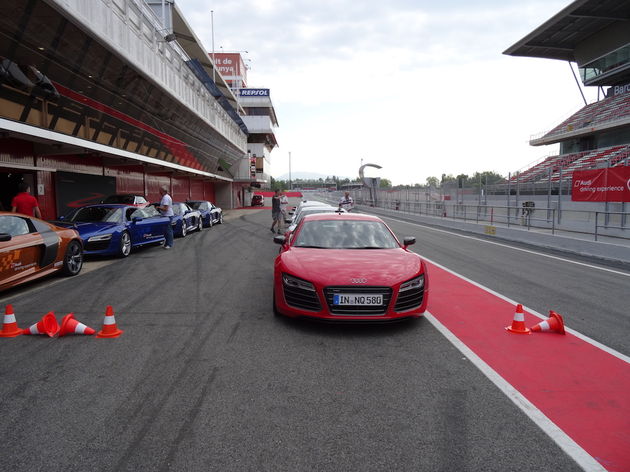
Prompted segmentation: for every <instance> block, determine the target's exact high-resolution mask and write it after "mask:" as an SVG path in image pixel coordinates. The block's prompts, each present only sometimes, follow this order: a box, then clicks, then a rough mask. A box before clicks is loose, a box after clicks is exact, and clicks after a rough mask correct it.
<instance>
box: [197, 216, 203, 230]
mask: <svg viewBox="0 0 630 472" xmlns="http://www.w3.org/2000/svg"><path fill="white" fill-rule="evenodd" d="M202 229H203V220H202V219H201V218H199V220H197V231H199V232H201V230H202Z"/></svg>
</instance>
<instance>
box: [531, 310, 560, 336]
mask: <svg viewBox="0 0 630 472" xmlns="http://www.w3.org/2000/svg"><path fill="white" fill-rule="evenodd" d="M544 331H551V332H554V333H559V334H567V333H566V332H565V331H564V320H563V319H562V316H560V315H559V314H558V313H556V312H555V311H553V310H549V318H547V319H546V320H545V321H541V322H540V323H538V324H537V325H535V326H532V332H533V333H540V332H544Z"/></svg>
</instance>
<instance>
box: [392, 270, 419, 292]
mask: <svg viewBox="0 0 630 472" xmlns="http://www.w3.org/2000/svg"><path fill="white" fill-rule="evenodd" d="M422 287H424V274H422V275H419V276H418V277H416V278H414V279H411V280H408V281H407V282H405V283H403V284H401V285H400V288H399V289H398V291H400V292H404V291H406V290H419V289H421V288H422Z"/></svg>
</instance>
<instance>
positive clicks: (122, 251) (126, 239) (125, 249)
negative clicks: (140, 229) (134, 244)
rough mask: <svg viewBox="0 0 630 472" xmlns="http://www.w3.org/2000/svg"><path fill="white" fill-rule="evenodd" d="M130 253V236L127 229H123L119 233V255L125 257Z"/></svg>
mask: <svg viewBox="0 0 630 472" xmlns="http://www.w3.org/2000/svg"><path fill="white" fill-rule="evenodd" d="M129 254H131V236H130V235H129V232H128V231H123V232H122V234H121V235H120V247H119V248H118V256H119V257H127V256H128V255H129Z"/></svg>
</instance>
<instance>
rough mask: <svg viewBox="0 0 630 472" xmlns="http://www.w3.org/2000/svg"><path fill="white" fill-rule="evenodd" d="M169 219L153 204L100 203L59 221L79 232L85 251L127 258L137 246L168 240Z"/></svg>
mask: <svg viewBox="0 0 630 472" xmlns="http://www.w3.org/2000/svg"><path fill="white" fill-rule="evenodd" d="M168 222H169V219H168V218H166V217H164V216H161V215H160V214H159V212H158V211H157V210H156V209H155V208H154V207H152V206H146V207H143V208H140V207H135V206H130V205H120V204H99V205H86V206H83V207H81V208H77V209H76V210H73V211H72V212H70V213H69V214H67V215H65V216H62V217H61V218H60V219H59V221H57V222H56V223H57V224H59V225H60V226H65V227H70V228H74V229H76V230H77V231H78V232H79V234H80V236H81V239H82V241H83V248H84V252H85V254H90V255H115V256H120V257H127V256H128V255H129V254H130V253H131V251H132V250H133V249H135V248H137V247H140V246H144V245H146V244H154V243H162V242H164V234H165V232H166V226H167V225H168Z"/></svg>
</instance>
